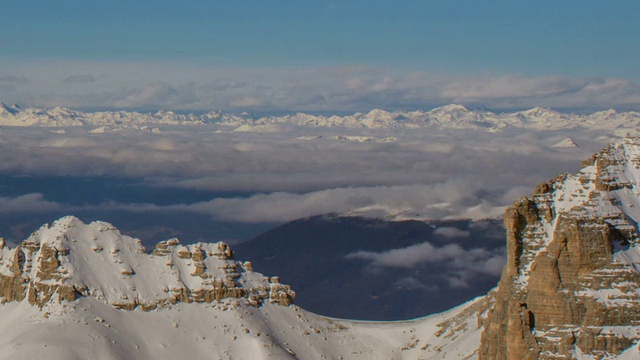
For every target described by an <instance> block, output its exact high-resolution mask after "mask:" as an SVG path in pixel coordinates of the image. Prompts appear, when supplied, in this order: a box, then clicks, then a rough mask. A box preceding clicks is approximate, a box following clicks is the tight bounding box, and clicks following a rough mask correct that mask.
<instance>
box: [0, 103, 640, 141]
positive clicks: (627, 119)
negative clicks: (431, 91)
mask: <svg viewBox="0 0 640 360" xmlns="http://www.w3.org/2000/svg"><path fill="white" fill-rule="evenodd" d="M150 124H158V125H202V124H213V125H217V126H220V127H221V128H227V129H229V130H232V131H239V132H278V131H282V130H283V128H282V126H296V127H343V128H368V129H383V128H407V129H412V128H420V127H438V128H452V129H482V130H486V131H490V132H494V131H499V130H500V129H504V128H506V127H516V128H526V129H533V130H560V129H583V130H584V129H591V130H608V131H611V132H614V133H616V134H617V135H624V134H633V133H637V130H636V129H637V128H638V126H639V125H640V113H639V112H617V111H615V110H613V109H611V110H608V111H600V112H595V113H592V114H587V115H581V114H573V113H560V112H557V111H554V110H551V109H544V108H540V107H536V108H533V109H530V110H526V111H517V112H511V113H493V112H491V111H486V110H469V109H467V108H465V107H464V106H462V105H456V104H451V105H446V106H441V107H438V108H435V109H432V110H429V111H423V110H416V111H395V112H389V111H385V110H381V109H374V110H371V111H369V112H367V113H355V114H353V115H345V116H338V115H330V116H325V115H312V114H305V113H297V114H293V115H284V116H264V117H260V118H257V119H256V118H254V117H253V116H251V115H250V114H246V113H243V114H239V115H236V114H230V113H224V112H222V111H214V112H209V113H206V114H202V115H195V114H188V115H184V114H177V113H174V112H172V111H158V112H156V113H140V112H129V111H98V112H83V111H78V110H71V109H67V108H60V107H56V108H53V109H40V108H28V109H24V110H23V109H21V108H20V107H18V106H16V105H14V106H7V105H5V104H3V103H1V102H0V126H45V127H67V126H92V127H96V128H97V129H98V130H97V131H100V132H104V131H115V130H117V129H121V128H138V129H140V128H141V127H142V126H144V125H150ZM143 131H145V130H144V129H143ZM147 131H149V130H147Z"/></svg>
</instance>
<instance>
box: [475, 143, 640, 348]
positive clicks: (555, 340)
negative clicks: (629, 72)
mask: <svg viewBox="0 0 640 360" xmlns="http://www.w3.org/2000/svg"><path fill="white" fill-rule="evenodd" d="M583 166H584V167H583V168H582V170H580V172H578V173H577V174H576V175H569V174H564V175H560V176H558V177H556V178H554V179H553V180H550V181H549V182H548V183H543V184H541V185H539V186H538V187H537V188H536V191H535V193H534V194H533V195H532V196H530V197H529V198H522V199H519V200H518V201H516V202H515V203H514V204H513V206H511V207H510V208H508V209H507V210H506V212H505V227H506V229H507V264H506V265H505V268H504V271H503V274H502V279H501V280H500V284H499V286H498V288H497V291H496V292H495V295H494V296H495V303H494V306H493V307H492V309H491V310H490V312H489V315H488V317H487V319H486V321H485V324H484V326H485V329H484V332H483V336H482V341H481V345H480V353H479V354H480V359H559V358H580V357H582V356H591V357H592V358H595V359H601V358H608V357H611V356H615V355H618V354H620V353H621V352H622V351H623V350H625V349H627V348H628V347H630V346H631V345H632V344H633V343H634V342H636V341H637V340H639V339H640V272H639V271H640V244H639V240H638V230H637V226H638V221H640V140H639V139H624V140H621V141H618V142H616V143H614V144H612V145H609V146H608V147H606V148H605V149H604V150H602V151H601V152H599V153H598V154H595V155H594V156H593V157H592V158H591V159H589V160H587V161H586V162H584V163H583ZM591 357H590V358H591Z"/></svg>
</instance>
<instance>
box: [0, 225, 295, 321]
mask: <svg viewBox="0 0 640 360" xmlns="http://www.w3.org/2000/svg"><path fill="white" fill-rule="evenodd" d="M87 296H92V297H95V298H98V299H100V300H103V301H104V302H106V303H108V304H110V305H112V306H114V307H116V308H118V309H125V310H133V309H135V308H140V309H142V310H145V311H148V310H153V309H156V308H160V307H166V306H170V305H172V304H175V303H177V302H200V303H212V302H219V301H220V300H222V299H226V298H238V299H246V301H247V302H248V303H249V304H251V305H254V306H258V305H260V304H262V303H264V302H271V303H277V304H280V305H285V306H286V305H289V304H291V303H292V302H293V299H294V297H295V293H294V292H293V291H291V289H290V288H289V286H287V285H284V284H280V282H279V281H278V279H277V278H276V277H272V278H268V277H265V276H263V275H261V274H259V273H255V272H253V269H252V267H251V264H250V263H249V262H238V261H235V260H233V252H232V251H231V249H230V247H229V245H227V244H225V243H224V242H219V243H213V244H209V243H197V244H193V245H181V244H180V242H179V241H178V240H177V239H171V240H167V241H162V242H160V243H158V245H157V246H156V248H155V249H154V250H153V252H152V253H151V254H147V253H145V249H144V247H143V246H142V244H141V243H140V241H139V240H136V239H133V238H130V237H128V236H125V235H122V234H121V233H120V232H119V231H118V230H117V229H115V228H114V227H113V226H112V225H110V224H108V223H104V222H93V223H91V224H84V223H83V222H82V221H80V220H79V219H77V218H75V217H72V216H67V217H64V218H62V219H60V220H58V221H56V222H54V223H53V224H52V225H51V226H49V225H45V226H43V227H41V228H40V229H39V230H37V231H36V232H35V233H33V234H32V235H31V236H30V237H29V238H28V239H26V240H24V241H23V242H21V243H20V244H18V246H17V247H16V248H14V249H11V248H9V247H8V246H7V245H6V244H5V242H4V241H0V301H2V302H12V301H23V300H25V299H26V301H28V302H29V303H30V304H32V305H37V306H40V307H42V306H44V305H46V304H48V303H50V302H65V301H74V300H76V299H77V298H80V297H87Z"/></svg>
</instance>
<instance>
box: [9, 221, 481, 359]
mask: <svg viewBox="0 0 640 360" xmlns="http://www.w3.org/2000/svg"><path fill="white" fill-rule="evenodd" d="M1 254H2V259H0V268H1V274H0V278H1V279H0V280H1V282H0V286H1V289H0V297H2V300H3V301H2V304H1V305H0V334H1V336H0V359H34V358H47V359H134V358H138V359H176V358H221V359H323V358H324V359H340V358H342V359H445V358H473V357H475V356H476V355H475V354H476V353H477V347H478V343H479V339H480V331H481V330H480V327H479V324H480V317H481V316H483V315H484V314H485V312H486V310H487V308H488V307H489V301H490V300H489V299H488V298H487V297H483V298H478V299H476V300H474V301H472V302H469V303H467V304H464V305H462V306H460V307H458V308H455V309H452V310H450V311H448V312H446V313H442V314H438V315H433V316H429V317H426V318H423V319H418V320H413V321H405V322H391V323H375V322H357V321H349V320H338V319H330V318H325V317H322V316H319V315H315V314H312V313H309V312H306V311H304V310H302V309H300V308H299V307H296V306H294V305H289V302H290V297H291V296H292V293H291V291H290V290H289V289H288V287H287V286H286V285H282V284H279V283H278V282H277V279H275V278H273V277H272V278H265V277H264V276H262V275H260V274H258V273H254V272H253V271H252V270H251V269H250V268H251V266H250V264H248V263H246V262H244V263H240V262H236V261H234V260H231V254H232V253H231V250H230V249H229V248H228V246H226V245H225V244H223V243H218V244H204V243H200V244H195V245H190V246H181V245H179V244H177V243H176V241H175V240H169V241H165V242H161V243H159V245H158V246H157V247H156V249H155V250H154V251H153V253H152V254H147V253H145V252H144V251H143V249H142V248H141V246H140V245H139V243H138V242H137V241H136V240H135V239H132V238H129V237H127V236H124V235H122V234H120V233H119V232H118V231H117V230H116V229H114V228H113V227H112V226H111V225H110V224H107V223H104V222H93V223H91V224H84V223H82V222H81V221H79V220H78V219H77V218H74V217H65V218H62V219H60V220H58V221H56V222H54V223H53V224H51V225H45V226H43V227H42V228H40V229H39V230H38V231H36V232H35V233H34V234H33V235H32V236H30V237H29V238H28V239H27V240H25V241H23V242H22V243H20V244H19V245H18V246H17V247H16V248H15V249H9V247H8V246H7V245H6V244H4V243H2V253H1ZM218 278H220V279H224V281H223V284H222V285H221V286H215V285H216V284H218V283H217V282H216V281H215V280H216V279H218ZM221 289H226V291H222V292H221ZM203 290H204V291H203ZM207 291H210V292H209V294H210V295H211V296H209V297H207V296H199V295H198V294H199V293H204V294H206V293H207ZM336 295H337V296H343V297H344V301H348V294H336ZM150 304H152V305H153V306H149V305H150Z"/></svg>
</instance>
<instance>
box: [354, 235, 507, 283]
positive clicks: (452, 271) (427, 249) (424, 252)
mask: <svg viewBox="0 0 640 360" xmlns="http://www.w3.org/2000/svg"><path fill="white" fill-rule="evenodd" d="M346 258H347V259H353V260H363V261H367V262H369V263H370V265H371V266H375V267H382V268H415V267H417V266H419V265H422V264H428V263H438V264H441V266H442V274H443V276H446V277H447V280H448V282H449V285H450V286H451V287H453V288H461V287H467V286H469V281H470V280H472V279H473V278H475V277H477V276H481V275H491V276H498V275H500V273H501V272H502V267H503V266H504V263H505V261H506V259H505V257H504V255H503V254H502V253H501V252H499V251H488V250H485V249H482V248H473V249H464V248H463V247H461V246H460V245H458V244H449V245H444V246H442V247H437V246H434V245H433V244H431V243H430V242H423V243H420V244H415V245H411V246H408V247H405V248H399V249H391V250H387V251H382V252H373V251H357V252H354V253H351V254H347V255H346ZM405 282H406V283H407V285H408V286H409V285H410V286H414V287H416V286H419V284H417V283H415V282H412V281H410V280H408V281H405Z"/></svg>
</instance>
